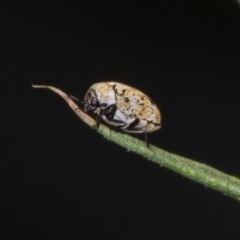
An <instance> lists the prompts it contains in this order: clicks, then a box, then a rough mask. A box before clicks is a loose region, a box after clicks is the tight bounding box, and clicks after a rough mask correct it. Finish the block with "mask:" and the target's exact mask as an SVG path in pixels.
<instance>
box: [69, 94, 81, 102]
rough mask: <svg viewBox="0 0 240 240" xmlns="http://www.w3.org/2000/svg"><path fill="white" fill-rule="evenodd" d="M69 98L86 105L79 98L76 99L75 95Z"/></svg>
mask: <svg viewBox="0 0 240 240" xmlns="http://www.w3.org/2000/svg"><path fill="white" fill-rule="evenodd" d="M69 97H70V98H71V99H73V100H75V101H78V102H80V103H81V104H84V101H81V100H79V99H78V98H76V97H75V96H73V95H69Z"/></svg>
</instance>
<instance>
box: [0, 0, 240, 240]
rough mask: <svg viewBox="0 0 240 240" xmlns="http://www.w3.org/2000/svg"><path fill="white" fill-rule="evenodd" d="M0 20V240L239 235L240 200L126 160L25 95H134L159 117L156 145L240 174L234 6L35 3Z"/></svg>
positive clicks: (239, 20) (239, 27) (66, 113)
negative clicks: (112, 87) (148, 101)
mask: <svg viewBox="0 0 240 240" xmlns="http://www.w3.org/2000/svg"><path fill="white" fill-rule="evenodd" d="M40 2H41V3H40ZM0 13H1V35H0V39H1V59H2V63H1V82H2V84H1V89H2V91H1V92H2V93H1V95H2V101H1V106H2V107H1V109H2V110H1V112H2V113H1V119H2V120H1V123H2V124H1V125H2V126H1V128H2V130H1V132H2V134H1V137H2V143H1V146H2V150H1V155H2V157H1V160H0V171H1V172H0V183H1V185H0V187H1V188H0V189H1V194H0V204H1V220H2V224H1V229H0V230H1V232H0V235H1V239H119V240H121V239H238V238H239V235H240V225H239V223H240V203H239V202H237V201H236V200H234V199H231V198H229V197H227V196H224V195H223V194H221V193H219V192H216V191H213V190H211V189H208V188H205V187H204V186H202V185H200V184H198V183H195V182H192V181H190V180H188V179H186V178H183V177H182V176H181V175H178V174H176V173H173V172H171V171H169V170H167V169H165V168H159V167H158V166H157V165H155V164H153V163H151V162H149V161H146V160H145V159H143V158H142V157H141V156H138V155H136V154H134V153H131V152H127V151H126V150H125V149H123V148H121V147H119V146H117V145H115V144H114V143H112V142H110V141H107V140H106V139H104V138H103V137H102V136H101V135H100V134H98V133H97V132H95V131H94V130H91V129H90V128H89V127H87V126H86V125H85V124H84V123H83V122H81V121H80V120H79V119H78V118H77V117H76V116H75V114H74V113H73V112H72V111H71V110H70V109H69V108H68V106H67V105H66V103H65V102H64V101H63V100H62V99H61V98H60V97H59V96H57V95H56V94H54V93H52V92H50V91H48V90H38V89H33V88H31V84H32V83H34V84H48V85H53V86H56V87H58V88H60V89H62V90H63V91H65V92H67V93H71V94H73V95H75V96H76V97H78V98H81V99H82V98H83V96H84V94H85V92H86V91H87V89H88V88H89V87H90V86H91V85H92V84H93V83H96V82H99V81H106V80H115V81H119V82H122V83H125V84H128V85H130V86H133V87H135V88H138V89H139V90H142V91H144V92H145V93H146V94H147V95H149V96H150V97H151V98H152V99H153V100H154V101H155V102H156V103H157V105H158V106H159V108H160V109H161V113H162V117H163V128H162V129H161V130H160V131H157V132H155V133H152V134H150V135H149V137H150V141H151V143H152V144H154V145H157V146H159V147H161V148H163V149H165V150H167V151H170V152H173V153H176V154H179V155H182V156H186V157H189V158H193V159H195V160H197V161H199V162H203V163H206V164H208V165H211V166H213V167H216V168H217V169H219V170H222V171H224V172H226V173H229V174H231V175H235V176H240V162H239V161H240V149H239V139H240V130H239V122H240V115H239V112H240V111H239V100H240V97H239V90H240V88H239V80H240V6H239V5H237V3H235V2H233V1H156V2H148V1H130V0H129V1H112V2H110V1H109V2H105V1H98V2H93V1H84V2H83V1H68V2H66V3H62V2H61V1H59V2H56V3H54V2H51V1H50V2H49V3H42V1H31V3H29V4H21V3H15V4H14V3H12V4H9V3H8V4H3V3H2V4H1V10H0ZM137 137H139V138H143V136H141V135H137Z"/></svg>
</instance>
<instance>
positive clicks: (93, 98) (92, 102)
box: [91, 97, 97, 106]
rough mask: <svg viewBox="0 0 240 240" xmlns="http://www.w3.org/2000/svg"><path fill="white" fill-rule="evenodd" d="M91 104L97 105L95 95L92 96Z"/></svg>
mask: <svg viewBox="0 0 240 240" xmlns="http://www.w3.org/2000/svg"><path fill="white" fill-rule="evenodd" d="M91 105H93V106H96V105H97V98H96V97H92V99H91Z"/></svg>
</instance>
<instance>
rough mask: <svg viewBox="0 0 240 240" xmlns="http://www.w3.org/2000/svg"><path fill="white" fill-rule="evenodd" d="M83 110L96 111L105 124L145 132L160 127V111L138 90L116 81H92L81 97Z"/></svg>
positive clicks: (126, 130) (130, 130)
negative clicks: (94, 82)
mask: <svg viewBox="0 0 240 240" xmlns="http://www.w3.org/2000/svg"><path fill="white" fill-rule="evenodd" d="M84 111H85V112H88V111H93V112H94V113H96V114H97V119H96V121H97V128H98V125H99V121H100V118H102V119H103V120H104V121H105V122H107V123H108V124H110V125H112V126H114V127H119V128H121V129H122V130H124V131H125V132H130V133H149V132H153V131H156V130H158V129H159V128H161V114H160V111H159V109H158V107H157V106H156V104H155V103H153V102H152V100H151V99H150V98H149V97H148V96H146V95H145V94H144V93H142V92H140V91H139V90H137V89H135V88H133V87H130V86H127V85H125V84H122V83H118V82H101V83H96V84H94V85H92V86H91V87H90V88H89V89H88V91H87V93H86V95H85V97H84Z"/></svg>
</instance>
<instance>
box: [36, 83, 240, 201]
mask: <svg viewBox="0 0 240 240" xmlns="http://www.w3.org/2000/svg"><path fill="white" fill-rule="evenodd" d="M32 86H33V87H34V88H47V89H50V90H52V91H54V92H55V93H57V94H59V95H60V96H61V97H62V98H63V99H64V100H65V101H66V102H67V103H68V104H69V106H70V107H71V108H72V110H73V111H74V112H75V113H76V114H77V115H78V117H79V118H81V119H82V120H83V121H84V122H85V123H87V124H88V125H89V126H90V127H92V128H95V120H93V119H92V118H91V117H90V116H88V115H87V114H86V113H84V112H83V111H82V110H81V109H80V108H79V107H78V106H77V105H76V104H75V103H74V102H73V100H72V99H71V98H70V97H69V96H68V95H67V94H65V93H64V92H62V91H61V90H59V89H57V88H55V87H52V86H45V85H32ZM98 132H99V133H100V134H102V135H103V136H105V137H106V138H107V139H109V140H111V141H113V142H115V143H117V144H118V145H120V146H122V147H124V148H126V149H127V150H129V151H132V152H135V153H137V154H140V155H142V156H143V157H144V158H147V159H148V160H150V161H152V162H155V163H157V164H158V165H160V166H164V167H166V168H168V169H171V170H173V171H175V172H177V173H180V174H181V175H183V176H185V177H187V178H189V179H192V180H194V181H196V182H199V183H202V184H203V185H204V186H205V187H209V188H212V189H215V190H217V191H219V192H222V193H223V194H225V195H228V196H230V197H232V198H235V199H237V200H239V201H240V179H238V178H236V177H234V176H230V175H228V174H225V173H223V172H220V171H218V170H216V169H214V168H212V167H210V166H207V165H206V164H202V163H199V162H196V161H194V160H191V159H188V158H185V157H181V156H178V155H176V154H172V153H169V152H167V151H165V150H162V149H160V148H158V147H156V146H153V145H151V144H150V147H147V145H146V143H145V142H143V141H141V140H139V139H137V138H134V137H132V136H130V135H128V134H125V133H119V132H115V131H113V130H111V129H109V128H108V127H106V126H105V125H103V124H100V126H99V129H98Z"/></svg>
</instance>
